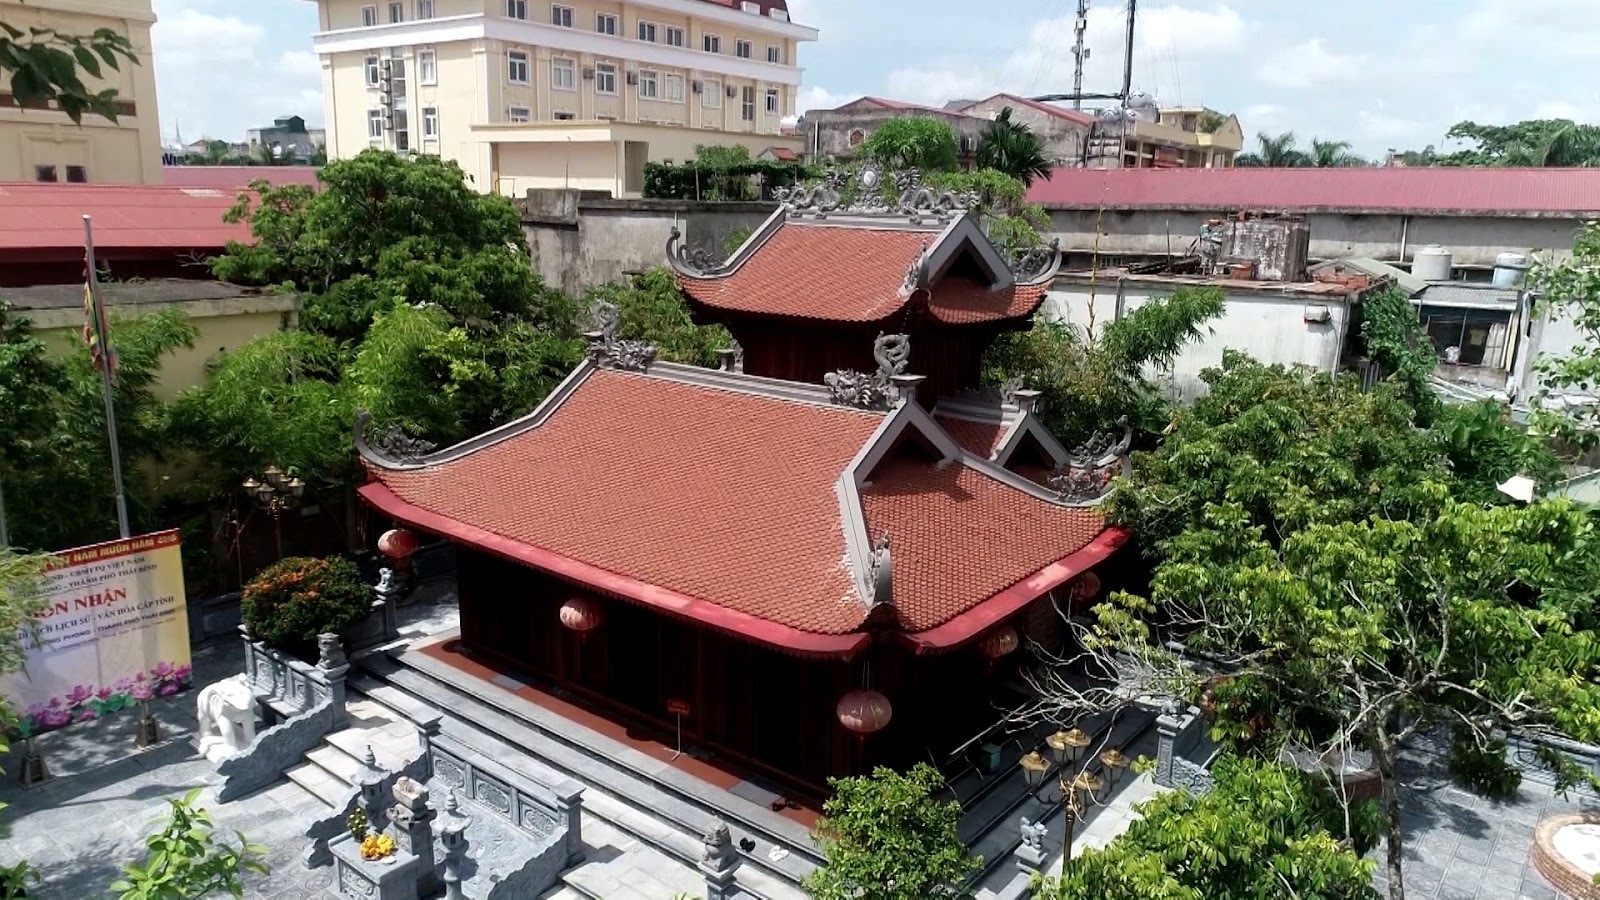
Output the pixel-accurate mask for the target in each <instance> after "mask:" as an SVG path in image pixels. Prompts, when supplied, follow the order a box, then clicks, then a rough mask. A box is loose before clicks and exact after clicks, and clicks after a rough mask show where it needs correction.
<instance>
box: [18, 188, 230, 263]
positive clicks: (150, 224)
mask: <svg viewBox="0 0 1600 900" xmlns="http://www.w3.org/2000/svg"><path fill="white" fill-rule="evenodd" d="M237 194H238V192H237V191H235V190H226V191H219V190H213V189H208V188H180V187H168V186H165V185H148V186H142V185H108V184H37V183H34V182H7V183H0V250H42V249H62V248H78V249H81V248H82V247H83V217H84V215H85V214H87V215H89V216H91V217H92V222H93V225H94V241H95V246H96V247H97V248H107V249H110V248H140V249H160V250H174V251H177V250H219V249H221V248H222V247H224V246H226V245H227V243H228V241H229V240H239V241H244V240H249V239H250V229H249V227H248V226H247V225H245V224H243V223H240V224H235V225H230V224H227V223H225V222H223V221H222V216H223V214H224V213H226V212H227V211H228V209H229V207H231V206H233V204H234V201H235V199H236V197H237Z"/></svg>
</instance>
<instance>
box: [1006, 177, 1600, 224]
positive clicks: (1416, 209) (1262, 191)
mask: <svg viewBox="0 0 1600 900" xmlns="http://www.w3.org/2000/svg"><path fill="white" fill-rule="evenodd" d="M1028 200H1029V201H1031V202H1033V203H1038V204H1040V205H1042V206H1044V207H1046V208H1052V207H1054V208H1060V209H1095V208H1098V207H1104V208H1106V209H1174V210H1195V211H1202V212H1229V211H1232V210H1237V209H1262V210H1285V211H1306V212H1319V211H1320V212H1351V213H1362V212H1376V213H1384V212H1388V213H1428V214H1435V215H1481V214H1485V213H1489V214H1498V215H1512V216H1537V215H1548V216H1590V215H1595V214H1597V213H1600V169H1469V168H1445V167H1438V168H1401V167H1393V168H1361V169H1258V168H1242V169H1057V170H1056V171H1055V172H1054V173H1053V174H1052V175H1051V177H1050V178H1048V179H1041V180H1038V181H1035V182H1034V183H1033V186H1032V187H1031V188H1029V190H1028Z"/></svg>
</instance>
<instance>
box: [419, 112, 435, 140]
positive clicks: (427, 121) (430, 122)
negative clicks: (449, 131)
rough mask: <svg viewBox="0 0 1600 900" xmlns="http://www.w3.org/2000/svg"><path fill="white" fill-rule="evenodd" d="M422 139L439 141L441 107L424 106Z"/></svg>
mask: <svg viewBox="0 0 1600 900" xmlns="http://www.w3.org/2000/svg"><path fill="white" fill-rule="evenodd" d="M422 139H423V140H424V141H437V140H438V139H439V107H437V106H424V107H423V108H422Z"/></svg>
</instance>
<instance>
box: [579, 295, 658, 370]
mask: <svg viewBox="0 0 1600 900" xmlns="http://www.w3.org/2000/svg"><path fill="white" fill-rule="evenodd" d="M621 317H622V314H621V312H620V311H619V310H618V309H617V307H616V305H615V304H612V303H607V302H606V301H604V300H597V301H595V303H594V305H593V306H591V307H589V320H590V322H591V330H590V331H586V332H584V334H583V336H584V337H585V338H587V339H588V341H589V349H588V356H589V358H590V359H591V360H593V361H594V363H595V365H597V366H599V367H600V368H602V369H620V370H622V371H624V372H644V371H647V370H648V369H649V368H650V364H651V363H653V362H655V361H656V348H655V345H654V344H650V343H647V342H645V341H629V340H620V339H618V337H617V325H618V323H619V322H620V320H621Z"/></svg>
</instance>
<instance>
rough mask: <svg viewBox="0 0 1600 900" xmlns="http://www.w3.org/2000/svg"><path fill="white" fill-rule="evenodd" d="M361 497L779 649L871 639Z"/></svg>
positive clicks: (849, 647)
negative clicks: (783, 618)
mask: <svg viewBox="0 0 1600 900" xmlns="http://www.w3.org/2000/svg"><path fill="white" fill-rule="evenodd" d="M356 492H357V493H358V494H360V495H361V497H362V499H364V500H366V501H367V502H368V503H370V504H372V505H373V506H374V507H376V508H377V509H378V510H379V511H381V512H382V513H383V514H384V515H387V516H389V517H390V518H393V519H398V520H399V521H402V522H405V523H407V524H409V525H412V526H414V527H416V528H420V529H422V530H424V531H430V532H433V533H434V534H439V535H443V536H444V537H448V538H453V539H455V540H458V541H460V542H462V543H464V544H470V545H472V546H474V547H479V548H481V549H484V550H487V551H489V552H490V553H495V554H498V555H500V556H504V557H507V558H509V559H514V560H516V561H518V562H521V563H525V564H527V565H529V566H533V567H534V568H537V569H540V570H542V571H545V572H549V573H551V574H552V575H558V576H560V577H562V578H565V579H567V580H569V581H574V582H577V583H579V584H586V585H589V586H591V587H593V588H596V589H597V590H601V591H604V592H606V593H608V594H615V595H617V596H619V597H622V598H624V599H627V600H631V601H633V602H635V603H639V604H642V605H644V606H649V607H653V608H655V609H659V610H661V611H663V612H666V613H670V614H672V615H676V616H681V617H683V618H687V619H693V620H694V621H696V622H700V623H702V624H704V625H708V626H710V627H712V628H716V629H718V630H720V631H725V632H727V633H729V634H732V635H734V636H735V637H741V638H744V639H746V640H751V641H756V642H758V643H762V644H768V645H770V646H772V647H775V648H777V649H779V650H787V651H790V652H793V653H801V654H805V655H809V656H845V657H849V656H853V655H854V654H856V653H858V652H860V651H861V650H863V649H865V648H866V646H867V644H868V643H870V642H871V637H870V636H869V635H865V634H860V633H855V634H812V633H811V632H808V631H801V630H800V629H798V628H791V627H789V626H787V625H780V624H778V623H777V622H769V621H767V620H766V619H761V618H758V617H756V616H752V615H750V614H749V613H742V612H738V611H736V610H732V609H727V608H726V607H722V606H718V605H716V604H715V603H711V602H709V601H706V600H700V599H698V598H695V597H690V596H688V595H687V594H680V593H678V592H676V591H670V590H667V589H665V588H659V587H656V586H655V585H652V584H646V583H645V582H642V581H638V580H636V579H633V578H629V577H627V576H625V575H618V574H616V573H615V572H608V571H606V570H605V569H602V568H599V567H598V566H591V565H589V564H588V563H583V562H579V561H577V560H575V559H572V558H570V557H566V556H562V555H561V554H559V553H554V552H551V551H549V550H544V549H541V548H539V547H534V546H532V545H529V544H524V543H522V542H521V541H516V540H512V539H511V538H507V537H502V536H500V535H498V534H495V533H493V532H490V531H485V530H484V529H482V528H478V527H475V526H472V525H467V524H465V523H463V522H458V521H456V520H455V519H452V518H450V517H448V516H443V515H440V514H438V513H434V512H429V511H428V510H425V509H423V508H421V507H419V506H414V505H412V504H411V503H409V502H407V501H406V500H403V499H401V498H400V497H398V496H396V495H395V493H394V492H393V491H391V490H389V488H388V486H387V485H385V484H383V483H382V482H380V481H373V482H369V483H367V484H364V485H362V486H361V487H359V488H357V489H356Z"/></svg>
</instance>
